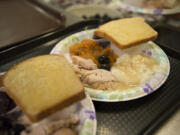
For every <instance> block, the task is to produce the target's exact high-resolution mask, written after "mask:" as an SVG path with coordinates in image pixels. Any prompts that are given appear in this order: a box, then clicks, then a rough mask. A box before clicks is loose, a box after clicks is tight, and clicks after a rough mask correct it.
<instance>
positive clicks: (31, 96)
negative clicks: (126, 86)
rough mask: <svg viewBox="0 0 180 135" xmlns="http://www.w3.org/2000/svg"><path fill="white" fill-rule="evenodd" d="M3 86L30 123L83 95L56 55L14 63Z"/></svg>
mask: <svg viewBox="0 0 180 135" xmlns="http://www.w3.org/2000/svg"><path fill="white" fill-rule="evenodd" d="M3 85H4V87H5V89H6V91H7V93H8V94H9V95H10V96H11V97H12V98H13V99H14V100H15V102H16V103H17V104H18V105H19V106H20V107H21V109H22V110H23V111H24V112H25V114H27V116H29V118H30V119H31V120H32V121H33V122H36V121H38V120H41V119H42V118H44V117H46V116H48V115H49V114H52V113H53V112H55V111H57V110H59V109H63V108H64V107H67V106H69V105H71V104H73V103H75V102H77V101H79V100H81V99H82V98H84V97H85V92H84V89H83V85H82V84H81V82H80V80H79V78H78V77H77V76H76V75H75V73H74V71H73V69H72V68H71V65H70V64H69V63H68V62H67V61H66V59H65V58H64V57H63V56H59V55H42V56H37V57H34V58H30V59H28V60H25V61H23V62H21V63H19V64H17V65H15V66H13V67H12V68H11V69H10V70H9V71H8V72H7V73H6V74H5V76H4V78H3Z"/></svg>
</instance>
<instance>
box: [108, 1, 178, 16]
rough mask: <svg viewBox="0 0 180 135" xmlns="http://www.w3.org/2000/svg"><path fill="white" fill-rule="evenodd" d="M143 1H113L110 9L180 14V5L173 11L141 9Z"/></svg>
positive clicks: (157, 13)
mask: <svg viewBox="0 0 180 135" xmlns="http://www.w3.org/2000/svg"><path fill="white" fill-rule="evenodd" d="M143 1H144V0H113V1H112V2H111V4H110V5H109V7H112V8H115V9H119V8H122V9H125V10H127V11H132V12H136V13H143V14H156V15H168V14H176V13H180V3H179V6H178V7H176V8H172V9H148V8H142V7H141V4H142V2H143Z"/></svg>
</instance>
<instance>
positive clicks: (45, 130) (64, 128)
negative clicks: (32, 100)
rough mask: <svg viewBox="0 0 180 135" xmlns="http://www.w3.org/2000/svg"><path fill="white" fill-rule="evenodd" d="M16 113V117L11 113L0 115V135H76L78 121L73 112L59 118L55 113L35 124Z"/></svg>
mask: <svg viewBox="0 0 180 135" xmlns="http://www.w3.org/2000/svg"><path fill="white" fill-rule="evenodd" d="M16 115H18V118H15V117H16V116H15V117H14V116H13V115H12V116H11V115H5V116H0V134H1V135H58V133H62V134H60V135H70V133H73V134H72V135H77V132H76V128H77V126H78V125H79V123H80V120H79V118H78V117H77V115H75V114H72V115H70V116H69V117H67V118H66V119H60V118H59V116H58V115H57V116H56V117H55V118H53V119H52V118H51V119H46V120H43V121H41V122H39V123H36V124H33V123H32V122H30V120H29V119H28V117H27V116H26V115H24V114H22V113H21V112H16ZM9 117H10V118H11V119H10V118H9ZM12 118H13V119H12Z"/></svg>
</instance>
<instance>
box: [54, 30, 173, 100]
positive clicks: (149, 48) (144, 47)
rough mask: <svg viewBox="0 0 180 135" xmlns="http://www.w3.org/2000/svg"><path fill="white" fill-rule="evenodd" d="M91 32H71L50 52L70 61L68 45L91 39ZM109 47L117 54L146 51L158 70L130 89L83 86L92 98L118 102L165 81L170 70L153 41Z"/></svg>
mask: <svg viewBox="0 0 180 135" xmlns="http://www.w3.org/2000/svg"><path fill="white" fill-rule="evenodd" d="M93 33H94V30H86V31H81V32H79V33H76V34H73V35H71V36H69V37H67V38H65V39H64V40H62V41H60V42H59V43H58V44H57V45H56V46H55V47H54V48H53V50H52V51H51V54H59V55H63V56H65V58H66V59H67V60H68V61H69V62H72V60H71V57H70V55H69V47H70V46H71V45H73V44H74V43H76V42H80V41H81V40H83V39H92V36H93ZM111 48H112V49H113V50H114V51H115V53H116V54H118V55H121V54H122V53H123V52H128V53H130V54H139V53H147V54H148V55H149V56H151V57H152V58H153V59H154V60H156V61H157V63H158V64H159V67H160V71H159V72H157V73H156V74H154V75H153V76H152V77H151V78H150V79H149V80H148V81H147V82H145V83H143V84H141V85H140V86H138V87H134V88H131V89H126V90H114V91H113V90H106V91H104V90H95V89H92V88H85V90H86V92H87V93H88V94H89V95H90V97H91V98H92V99H93V100H96V101H105V102H119V101H128V100H132V99H136V98H140V97H143V96H146V95H148V94H151V93H152V92H154V91H156V90H157V89H158V88H159V87H160V86H161V85H162V84H163V83H164V82H165V81H166V79H167V77H168V75H169V71H170V64H169V60H168V57H167V56H166V54H165V53H164V52H163V50H162V49H161V48H160V47H159V46H157V45H156V44H155V43H153V42H147V43H145V44H141V45H138V46H136V47H131V48H129V49H126V50H124V51H123V52H122V51H121V50H120V49H118V48H117V47H116V46H115V45H113V44H111Z"/></svg>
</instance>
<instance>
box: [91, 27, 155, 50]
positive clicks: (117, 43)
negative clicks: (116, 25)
mask: <svg viewBox="0 0 180 135" xmlns="http://www.w3.org/2000/svg"><path fill="white" fill-rule="evenodd" d="M94 34H95V35H97V36H99V37H104V38H106V39H108V40H109V41H111V42H112V43H114V44H115V45H116V46H117V47H118V48H120V49H126V48H129V47H132V46H135V45H138V44H141V43H145V42H147V41H150V40H155V39H156V38H157V35H158V34H156V35H155V36H152V37H150V38H146V39H144V40H138V41H135V42H132V43H131V44H128V45H122V44H120V43H119V42H117V41H116V40H114V38H113V37H111V36H110V35H108V34H107V33H105V32H103V31H101V30H99V29H97V30H96V31H95V32H94Z"/></svg>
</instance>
